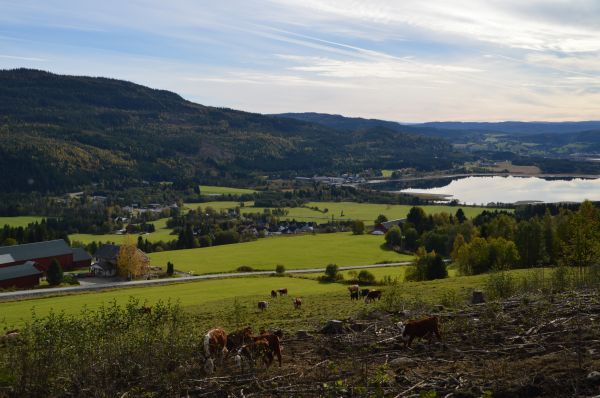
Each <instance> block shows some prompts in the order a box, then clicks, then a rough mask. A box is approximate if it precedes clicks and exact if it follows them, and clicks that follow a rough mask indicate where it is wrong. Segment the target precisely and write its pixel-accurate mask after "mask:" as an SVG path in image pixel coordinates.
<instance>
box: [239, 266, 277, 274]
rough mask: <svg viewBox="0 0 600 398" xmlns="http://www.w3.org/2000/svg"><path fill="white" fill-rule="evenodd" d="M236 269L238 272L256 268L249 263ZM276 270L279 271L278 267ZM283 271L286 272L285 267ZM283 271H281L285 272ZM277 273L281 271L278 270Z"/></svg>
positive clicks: (251, 270)
mask: <svg viewBox="0 0 600 398" xmlns="http://www.w3.org/2000/svg"><path fill="white" fill-rule="evenodd" d="M282 267H283V265H282ZM236 271H237V272H253V271H254V268H252V267H251V266H249V265H240V266H239V267H237V269H236ZM275 272H277V269H275ZM283 272H285V268H284V269H283ZM283 272H281V273H283ZM277 273H279V272H277Z"/></svg>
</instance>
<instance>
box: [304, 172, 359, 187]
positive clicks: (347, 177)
mask: <svg viewBox="0 0 600 398" xmlns="http://www.w3.org/2000/svg"><path fill="white" fill-rule="evenodd" d="M296 181H300V182H317V183H321V184H326V185H354V184H364V183H366V182H367V180H366V179H365V178H364V177H361V176H359V175H358V174H342V175H341V176H339V177H329V176H314V177H296Z"/></svg>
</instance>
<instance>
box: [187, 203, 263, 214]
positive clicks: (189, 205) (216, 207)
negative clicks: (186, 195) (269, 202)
mask: <svg viewBox="0 0 600 398" xmlns="http://www.w3.org/2000/svg"><path fill="white" fill-rule="evenodd" d="M253 203H254V202H244V206H247V207H249V206H252V205H253ZM239 205H240V202H233V201H223V202H219V201H214V202H202V203H185V204H184V209H193V210H197V209H198V208H202V209H206V208H207V207H212V208H213V209H214V210H216V211H221V210H227V209H235V208H236V207H238V206H239ZM256 211H262V210H258V209H256ZM242 213H243V211H242Z"/></svg>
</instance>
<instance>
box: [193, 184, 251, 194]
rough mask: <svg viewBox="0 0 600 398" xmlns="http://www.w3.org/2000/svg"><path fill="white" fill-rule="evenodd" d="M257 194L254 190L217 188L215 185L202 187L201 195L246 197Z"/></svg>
mask: <svg viewBox="0 0 600 398" xmlns="http://www.w3.org/2000/svg"><path fill="white" fill-rule="evenodd" d="M254 192H256V191H255V190H253V189H245V188H230V187H217V186H213V185H200V194H201V195H244V194H251V193H254Z"/></svg>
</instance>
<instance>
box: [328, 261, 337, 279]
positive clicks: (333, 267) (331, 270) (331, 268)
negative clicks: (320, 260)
mask: <svg viewBox="0 0 600 398" xmlns="http://www.w3.org/2000/svg"><path fill="white" fill-rule="evenodd" d="M337 274H338V266H337V264H327V267H325V276H327V277H328V278H329V279H331V280H335V278H336V277H337Z"/></svg>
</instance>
